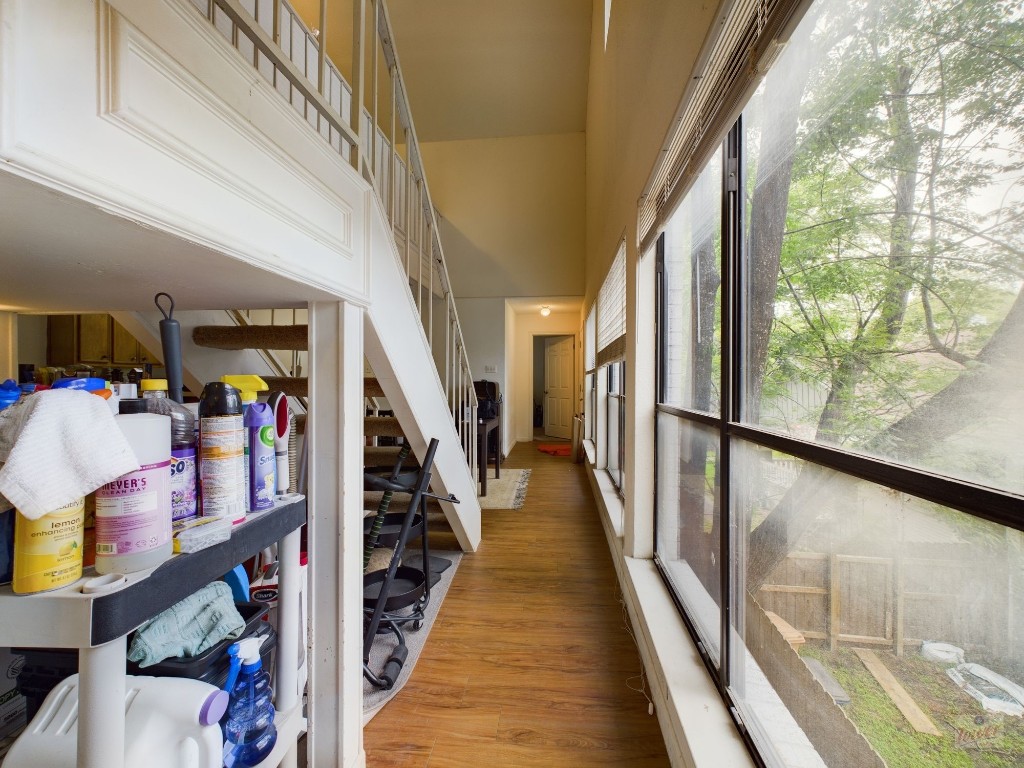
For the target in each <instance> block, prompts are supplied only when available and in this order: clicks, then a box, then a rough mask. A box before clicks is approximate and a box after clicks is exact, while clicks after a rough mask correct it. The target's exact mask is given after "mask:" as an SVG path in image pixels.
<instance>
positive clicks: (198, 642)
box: [128, 581, 245, 667]
mask: <svg viewBox="0 0 1024 768" xmlns="http://www.w3.org/2000/svg"><path fill="white" fill-rule="evenodd" d="M243 629H245V619H243V618H242V614H240V613H239V612H238V609H237V608H236V607H235V601H234V599H233V598H232V596H231V587H229V586H228V585H227V584H225V583H224V582H223V581H214V582H212V583H210V584H207V585H206V586H205V587H203V588H202V589H200V590H199V591H198V592H194V593H192V594H191V595H189V596H188V597H186V598H185V599H184V600H182V601H180V602H177V603H175V604H174V605H172V606H171V607H170V608H168V609H167V610H166V611H164V612H163V613H160V614H157V615H156V616H154V617H153V618H152V619H150V620H149V621H147V622H146V623H145V624H143V625H142V626H141V627H139V629H138V630H137V631H136V632H135V636H134V637H133V638H132V644H131V647H130V648H129V649H128V659H129V660H130V661H134V662H136V663H137V664H138V665H139V666H140V667H149V666H152V665H153V664H157V663H159V662H161V661H163V660H164V659H170V658H175V657H182V656H198V655H199V654H201V653H202V652H203V651H205V650H208V649H210V648H212V647H213V646H215V645H216V644H217V643H219V642H220V641H221V640H223V639H225V638H231V639H234V638H236V637H238V636H239V635H241V634H242V630H243Z"/></svg>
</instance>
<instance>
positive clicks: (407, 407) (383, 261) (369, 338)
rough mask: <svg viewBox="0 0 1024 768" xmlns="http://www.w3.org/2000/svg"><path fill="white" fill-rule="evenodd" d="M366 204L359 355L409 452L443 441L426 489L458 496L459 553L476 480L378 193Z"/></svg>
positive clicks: (471, 536)
mask: <svg viewBox="0 0 1024 768" xmlns="http://www.w3.org/2000/svg"><path fill="white" fill-rule="evenodd" d="M369 197H371V198H374V200H373V202H372V203H371V204H370V205H368V208H369V209H370V211H371V213H370V215H369V216H368V217H367V218H368V219H369V221H368V222H367V223H368V224H369V230H370V231H369V237H368V238H367V240H368V257H369V264H368V265H367V267H368V270H369V273H370V280H369V283H370V304H369V307H368V309H367V311H366V322H365V323H364V354H365V355H366V358H367V360H369V362H370V366H371V367H372V368H373V372H374V375H375V376H376V377H377V380H378V381H379V382H380V386H381V388H382V389H383V390H384V395H385V396H386V397H387V399H388V403H389V404H390V406H391V410H392V411H393V412H394V414H395V416H396V417H397V418H398V420H399V421H400V422H401V424H402V431H403V432H404V433H405V436H406V439H407V440H409V441H410V444H411V445H412V449H413V452H414V453H415V454H416V455H417V456H419V457H422V456H423V454H424V452H425V451H426V448H427V443H428V442H429V440H430V438H432V437H436V438H438V439H439V440H440V441H441V444H440V445H439V446H438V449H437V453H436V454H435V456H434V471H433V477H432V478H431V480H432V482H431V489H432V490H433V491H435V492H436V493H440V494H448V493H453V494H455V496H456V498H458V499H459V501H460V503H459V504H450V503H445V502H442V504H441V506H442V508H443V509H444V514H445V517H446V518H447V519H448V524H449V525H451V527H452V530H453V531H454V532H455V536H456V538H457V539H458V541H459V545H460V546H461V547H462V549H463V550H465V551H468V552H475V551H476V549H477V547H478V546H479V545H480V502H479V500H478V498H477V484H476V480H475V478H473V476H472V474H471V472H470V470H469V466H468V465H467V463H466V454H465V453H464V452H463V450H462V443H461V441H460V439H459V435H458V433H457V432H456V431H455V424H454V423H453V422H452V416H451V412H450V410H449V407H448V402H447V399H446V398H445V395H444V390H443V388H442V386H441V380H440V379H439V378H438V375H437V369H436V367H435V365H434V360H433V357H432V356H431V353H430V347H429V345H428V343H427V337H426V334H425V333H424V331H423V325H422V324H421V323H420V319H419V313H418V312H417V311H416V305H415V303H414V302H413V299H412V295H411V294H410V293H409V282H408V280H407V279H406V276H405V271H404V270H403V269H402V266H401V263H400V261H399V255H398V251H397V249H396V247H395V244H394V240H393V238H392V236H391V229H390V227H389V226H388V224H387V220H386V219H385V217H384V215H383V212H382V211H381V210H380V207H379V204H377V203H376V198H375V197H374V196H373V195H372V194H371V195H369Z"/></svg>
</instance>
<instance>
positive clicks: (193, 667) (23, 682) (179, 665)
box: [14, 603, 277, 721]
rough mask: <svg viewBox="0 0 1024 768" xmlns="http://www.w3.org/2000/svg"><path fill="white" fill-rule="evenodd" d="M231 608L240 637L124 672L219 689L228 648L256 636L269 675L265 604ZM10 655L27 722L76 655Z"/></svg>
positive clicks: (272, 638) (32, 651) (44, 651)
mask: <svg viewBox="0 0 1024 768" xmlns="http://www.w3.org/2000/svg"><path fill="white" fill-rule="evenodd" d="M235 607H236V608H238V612H239V613H240V614H241V615H242V618H243V619H245V629H243V630H242V634H241V636H240V637H238V638H236V639H234V640H222V641H221V642H219V643H217V645H215V646H213V647H212V648H209V649H207V650H206V651H204V652H203V653H201V654H200V655H198V656H191V657H186V658H178V659H164V660H163V661H161V662H159V663H157V664H153V665H152V666H149V667H141V668H140V667H139V666H138V665H137V664H135V663H133V662H130V661H127V660H126V661H125V670H126V671H127V672H128V674H129V675H147V676H149V677H190V678H192V679H193V680H201V681H202V682H204V683H209V684H210V685H213V686H216V687H217V688H223V687H224V683H225V682H226V681H227V678H228V654H227V649H228V646H229V645H231V643H236V642H238V641H239V640H241V639H242V638H245V637H251V636H253V635H258V636H260V637H266V638H267V639H266V640H264V641H263V644H262V645H260V658H262V659H263V666H264V668H266V669H267V670H268V671H269V672H271V674H273V670H274V653H275V651H276V649H277V632H276V631H275V630H274V626H273V625H272V624H270V623H269V622H267V621H264V620H263V617H264V616H266V614H267V605H266V603H235ZM14 653H17V654H19V655H21V656H24V657H25V666H24V667H22V670H21V672H20V673H19V675H18V691H19V692H20V693H21V695H22V696H24V697H25V701H26V715H27V717H28V720H29V721H31V720H32V718H33V717H35V714H36V712H38V711H39V707H41V706H42V704H43V700H44V699H45V698H46V696H47V694H49V693H50V691H52V690H53V689H54V688H55V687H56V686H57V684H58V683H59V682H60V681H61V680H63V679H65V678H66V677H69V676H70V675H73V674H75V673H76V672H77V671H78V651H77V650H74V649H69V648H17V649H14Z"/></svg>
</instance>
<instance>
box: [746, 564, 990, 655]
mask: <svg viewBox="0 0 1024 768" xmlns="http://www.w3.org/2000/svg"><path fill="white" fill-rule="evenodd" d="M993 565H994V564H993V563H992V562H991V561H987V560H982V559H937V558H930V557H910V556H906V555H902V556H895V557H869V556H864V555H848V554H824V553H815V552H800V553H793V554H791V555H790V556H789V557H788V558H787V559H786V560H785V561H784V562H783V563H782V564H780V565H779V567H778V568H776V570H775V571H774V572H773V574H772V576H771V578H770V579H769V583H766V584H764V585H763V586H762V587H761V588H760V590H759V592H758V595H757V600H758V602H759V603H760V605H761V606H762V607H763V608H764V609H765V610H766V611H772V612H774V613H776V614H778V615H779V616H781V617H782V618H783V619H785V620H786V621H787V622H788V623H789V624H790V625H792V626H793V627H794V628H796V629H798V630H799V631H800V632H801V633H802V634H803V635H804V637H806V638H808V639H818V640H827V641H828V643H829V646H830V647H831V648H832V649H833V650H835V648H836V647H837V646H838V645H839V644H840V643H854V644H857V645H879V646H889V647H892V648H893V650H894V651H895V653H896V654H897V655H902V653H903V649H904V647H905V646H907V645H919V644H920V643H921V641H922V640H939V641H942V642H949V643H954V644H956V645H959V646H961V647H965V648H966V647H987V648H988V650H990V651H992V652H995V653H1002V652H1005V650H1006V649H1007V645H1008V643H1009V638H1008V636H1007V633H1008V623H1007V621H1006V615H1005V611H1006V606H1007V602H1006V600H1007V595H1006V594H1005V592H1003V590H1000V589H998V588H996V589H993V584H996V585H998V584H999V583H1000V581H1001V580H1000V579H993V578H992V575H993V574H992V567H993ZM1003 583H1005V581H1003ZM1001 592H1002V594H1000V593H1001Z"/></svg>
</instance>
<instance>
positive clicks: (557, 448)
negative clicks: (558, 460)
mask: <svg viewBox="0 0 1024 768" xmlns="http://www.w3.org/2000/svg"><path fill="white" fill-rule="evenodd" d="M537 450H538V451H540V452H541V453H550V454H551V455H552V456H568V455H569V454H570V453H572V445H570V444H569V443H541V444H540V445H538V446H537Z"/></svg>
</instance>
